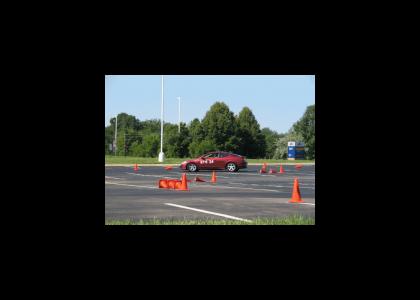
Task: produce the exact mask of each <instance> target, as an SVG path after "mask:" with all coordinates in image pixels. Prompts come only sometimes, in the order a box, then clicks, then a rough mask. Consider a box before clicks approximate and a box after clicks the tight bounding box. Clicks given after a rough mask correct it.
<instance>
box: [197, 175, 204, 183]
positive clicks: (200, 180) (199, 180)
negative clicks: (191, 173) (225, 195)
mask: <svg viewBox="0 0 420 300" xmlns="http://www.w3.org/2000/svg"><path fill="white" fill-rule="evenodd" d="M195 182H206V181H205V180H203V179H201V178H200V177H198V176H195Z"/></svg>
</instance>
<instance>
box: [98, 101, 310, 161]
mask: <svg viewBox="0 0 420 300" xmlns="http://www.w3.org/2000/svg"><path fill="white" fill-rule="evenodd" d="M117 120H118V122H117V131H118V132H117V155H127V156H137V157H157V155H158V153H159V151H160V120H158V119H152V120H145V121H140V120H138V119H137V118H136V117H134V116H132V115H129V114H126V113H120V114H118V116H117ZM114 135H115V118H111V120H110V125H109V126H106V127H105V154H112V153H113V152H112V150H111V149H110V148H109V144H112V143H113V141H114ZM288 141H303V142H304V143H305V145H306V153H307V158H308V159H314V158H315V105H311V106H308V107H307V109H306V111H305V113H304V115H303V116H302V118H301V119H300V120H298V121H297V122H296V123H295V124H293V126H292V127H291V128H290V130H289V131H288V132H287V133H278V132H276V131H274V130H271V129H269V128H263V129H260V125H259V124H258V122H257V120H256V118H255V116H254V114H253V113H252V111H251V109H249V108H248V107H244V108H243V109H242V110H241V111H240V113H239V114H238V115H234V113H233V112H232V111H230V109H229V107H228V106H227V105H226V104H225V103H223V102H216V103H215V104H213V105H212V106H211V107H210V109H209V111H207V113H206V115H205V116H204V118H203V119H202V120H201V121H200V120H199V119H198V118H195V119H194V120H192V121H191V122H190V123H189V124H188V125H187V124H185V123H182V122H181V126H180V132H178V124H171V123H164V127H163V152H164V153H165V156H166V157H197V156H199V155H201V154H203V153H206V152H209V151H216V150H220V151H231V152H234V153H237V154H240V155H244V156H246V157H249V158H274V159H285V158H287V142H288Z"/></svg>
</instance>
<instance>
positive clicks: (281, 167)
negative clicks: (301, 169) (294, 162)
mask: <svg viewBox="0 0 420 300" xmlns="http://www.w3.org/2000/svg"><path fill="white" fill-rule="evenodd" d="M279 173H280V174H283V173H284V169H283V166H282V165H280V172H279Z"/></svg>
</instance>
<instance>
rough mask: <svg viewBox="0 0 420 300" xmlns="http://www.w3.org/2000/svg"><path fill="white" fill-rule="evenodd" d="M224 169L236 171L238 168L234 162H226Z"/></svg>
mask: <svg viewBox="0 0 420 300" xmlns="http://www.w3.org/2000/svg"><path fill="white" fill-rule="evenodd" d="M226 169H227V170H228V171H229V172H236V171H237V170H238V168H237V167H236V165H235V164H234V163H228V164H227V165H226Z"/></svg>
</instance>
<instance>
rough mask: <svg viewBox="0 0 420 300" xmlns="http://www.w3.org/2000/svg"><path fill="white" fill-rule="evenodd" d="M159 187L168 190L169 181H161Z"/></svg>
mask: <svg viewBox="0 0 420 300" xmlns="http://www.w3.org/2000/svg"><path fill="white" fill-rule="evenodd" d="M158 185H159V188H160V189H167V188H168V180H167V179H160V180H159V183H158Z"/></svg>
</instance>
